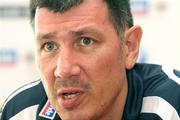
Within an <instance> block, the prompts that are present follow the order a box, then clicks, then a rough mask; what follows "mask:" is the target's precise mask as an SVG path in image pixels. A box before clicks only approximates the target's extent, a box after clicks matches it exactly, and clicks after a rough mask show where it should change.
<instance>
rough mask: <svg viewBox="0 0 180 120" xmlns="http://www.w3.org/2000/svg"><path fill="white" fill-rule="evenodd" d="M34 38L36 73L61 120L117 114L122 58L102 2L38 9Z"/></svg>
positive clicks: (122, 84) (123, 88)
mask: <svg viewBox="0 0 180 120" xmlns="http://www.w3.org/2000/svg"><path fill="white" fill-rule="evenodd" d="M35 36H36V44H37V50H36V62H37V65H38V69H39V71H40V75H41V78H42V80H43V84H44V87H45V90H46V92H47V95H48V97H49V100H50V102H51V104H52V105H53V106H54V107H55V109H56V111H57V112H58V114H59V115H60V117H61V118H62V119H63V120H92V119H93V120H96V119H98V120H99V119H103V118H104V119H105V120H109V119H111V120H112V118H113V117H114V116H116V117H117V116H118V117H120V116H121V115H120V114H122V111H123V107H124V104H125V99H126V95H127V83H126V82H127V80H126V74H125V60H124V55H123V51H122V48H121V44H122V43H121V40H119V37H118V36H117V33H116V31H115V29H114V27H113V25H112V23H111V22H110V20H109V16H108V11H107V7H106V4H105V3H102V2H101V1H96V0H94V1H92V0H88V1H85V2H84V3H82V4H81V5H79V6H77V7H73V8H71V9H70V10H68V11H66V12H64V13H54V12H52V11H50V10H48V9H47V8H40V9H37V10H36V16H35ZM114 114H118V115H114ZM108 118H109V119H108ZM113 120H114V119H113Z"/></svg>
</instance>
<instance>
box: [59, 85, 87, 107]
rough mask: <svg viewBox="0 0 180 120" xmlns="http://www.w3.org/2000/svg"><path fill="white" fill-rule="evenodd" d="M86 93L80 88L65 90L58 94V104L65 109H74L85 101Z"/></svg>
mask: <svg viewBox="0 0 180 120" xmlns="http://www.w3.org/2000/svg"><path fill="white" fill-rule="evenodd" d="M84 93H85V92H84V91H83V90H82V89H79V88H64V89H61V90H60V92H59V94H58V102H59V104H60V105H61V106H63V107H64V108H74V107H76V106H78V105H79V104H80V103H81V102H82V99H83V95H84Z"/></svg>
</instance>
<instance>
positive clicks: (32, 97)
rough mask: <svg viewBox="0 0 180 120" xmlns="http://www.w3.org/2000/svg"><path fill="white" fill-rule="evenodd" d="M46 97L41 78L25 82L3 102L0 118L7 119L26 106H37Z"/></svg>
mask: <svg viewBox="0 0 180 120" xmlns="http://www.w3.org/2000/svg"><path fill="white" fill-rule="evenodd" d="M45 97H46V94H45V91H44V88H43V85H42V82H41V80H38V81H35V82H32V83H30V84H27V85H25V86H23V87H21V88H19V89H17V90H16V91H14V92H13V93H12V94H11V95H10V96H9V97H8V98H7V100H6V101H5V102H4V105H3V107H2V110H3V112H2V118H3V117H4V118H5V119H9V118H11V117H13V116H14V115H16V114H17V113H20V112H21V111H23V110H25V109H27V108H36V109H37V108H38V106H39V104H40V102H41V101H42V99H43V98H45Z"/></svg>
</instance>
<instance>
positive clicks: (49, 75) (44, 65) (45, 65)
mask: <svg viewBox="0 0 180 120" xmlns="http://www.w3.org/2000/svg"><path fill="white" fill-rule="evenodd" d="M54 66H55V62H53V61H52V60H50V61H48V60H44V59H37V67H38V71H39V74H40V77H41V79H42V81H43V85H44V87H45V89H46V91H47V92H50V91H52V90H51V89H52V88H53V87H52V86H53V84H54V79H55V77H54V69H55V67H54Z"/></svg>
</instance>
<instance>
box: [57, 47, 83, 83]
mask: <svg viewBox="0 0 180 120" xmlns="http://www.w3.org/2000/svg"><path fill="white" fill-rule="evenodd" d="M76 61H77V57H76V55H75V53H74V52H73V51H71V50H68V49H66V50H62V51H61V52H60V54H59V55H58V58H57V65H56V69H55V71H54V75H55V77H60V78H61V79H64V80H67V79H71V78H72V77H74V76H76V77H77V76H79V75H80V72H81V69H80V66H79V65H78V63H77V62H76Z"/></svg>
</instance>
